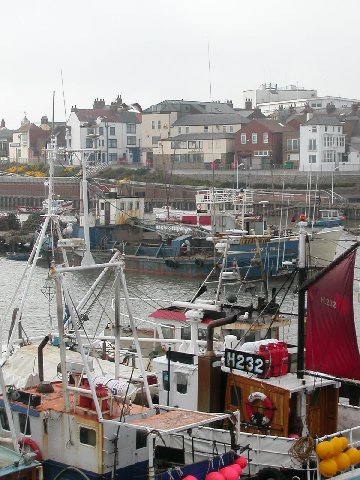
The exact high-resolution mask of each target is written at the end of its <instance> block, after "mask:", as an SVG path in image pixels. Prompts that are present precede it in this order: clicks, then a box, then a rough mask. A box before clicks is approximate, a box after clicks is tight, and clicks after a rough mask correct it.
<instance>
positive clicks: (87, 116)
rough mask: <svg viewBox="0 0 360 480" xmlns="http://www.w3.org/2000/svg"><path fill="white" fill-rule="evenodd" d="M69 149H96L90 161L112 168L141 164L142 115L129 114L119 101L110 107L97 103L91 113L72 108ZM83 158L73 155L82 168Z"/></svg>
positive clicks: (98, 101) (75, 162) (69, 126)
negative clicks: (120, 165)
mask: <svg viewBox="0 0 360 480" xmlns="http://www.w3.org/2000/svg"><path fill="white" fill-rule="evenodd" d="M67 128H68V130H67V138H66V143H67V148H69V149H72V150H75V151H76V150H82V149H94V150H96V152H94V153H91V154H90V158H89V160H90V161H91V160H92V161H95V162H101V163H105V164H109V165H119V164H133V163H139V162H140V139H141V114H140V113H139V112H135V111H129V110H128V107H127V106H124V104H123V103H122V101H121V97H118V98H117V99H116V101H115V102H113V103H112V104H111V105H110V106H108V105H105V101H104V100H102V99H100V100H98V99H96V100H95V102H94V105H93V108H92V109H80V108H76V107H73V108H72V109H71V114H70V117H69V119H68V122H67ZM80 161H81V155H77V154H73V156H72V164H73V165H79V164H80Z"/></svg>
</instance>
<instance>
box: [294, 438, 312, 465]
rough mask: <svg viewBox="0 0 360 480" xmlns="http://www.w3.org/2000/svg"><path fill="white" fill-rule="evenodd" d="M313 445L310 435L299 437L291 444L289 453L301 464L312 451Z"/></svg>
mask: <svg viewBox="0 0 360 480" xmlns="http://www.w3.org/2000/svg"><path fill="white" fill-rule="evenodd" d="M314 445H315V442H314V439H313V438H312V437H300V438H298V439H297V440H295V441H294V443H293V444H292V446H291V448H290V450H289V455H290V456H291V457H292V458H294V459H295V460H297V461H298V462H300V463H301V464H304V463H307V461H308V460H309V459H310V457H311V455H312V453H313V451H314Z"/></svg>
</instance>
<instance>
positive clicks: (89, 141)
mask: <svg viewBox="0 0 360 480" xmlns="http://www.w3.org/2000/svg"><path fill="white" fill-rule="evenodd" d="M85 148H93V141H92V138H87V139H86V142H85Z"/></svg>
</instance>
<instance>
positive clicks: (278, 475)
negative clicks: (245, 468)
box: [255, 467, 286, 480]
mask: <svg viewBox="0 0 360 480" xmlns="http://www.w3.org/2000/svg"><path fill="white" fill-rule="evenodd" d="M270 479H274V480H286V475H285V474H284V473H283V472H281V471H280V470H278V469H277V468H272V467H268V468H263V469H262V470H260V472H258V474H257V475H256V477H255V480H270Z"/></svg>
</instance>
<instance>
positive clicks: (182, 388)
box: [176, 372, 189, 394]
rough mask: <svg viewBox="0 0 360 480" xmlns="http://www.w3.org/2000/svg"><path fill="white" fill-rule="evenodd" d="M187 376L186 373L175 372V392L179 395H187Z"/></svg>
mask: <svg viewBox="0 0 360 480" xmlns="http://www.w3.org/2000/svg"><path fill="white" fill-rule="evenodd" d="M188 380H189V376H188V375H187V374H186V373H182V372H176V390H177V391H178V392H179V393H183V394H185V393H187V390H188Z"/></svg>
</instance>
